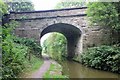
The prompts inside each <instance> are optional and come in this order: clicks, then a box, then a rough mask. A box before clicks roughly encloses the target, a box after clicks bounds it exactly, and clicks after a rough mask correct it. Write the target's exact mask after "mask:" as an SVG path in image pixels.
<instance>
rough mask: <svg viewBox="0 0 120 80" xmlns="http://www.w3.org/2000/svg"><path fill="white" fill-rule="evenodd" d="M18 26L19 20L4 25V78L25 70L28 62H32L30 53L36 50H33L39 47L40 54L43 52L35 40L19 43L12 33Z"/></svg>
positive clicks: (16, 75)
mask: <svg viewBox="0 0 120 80" xmlns="http://www.w3.org/2000/svg"><path fill="white" fill-rule="evenodd" d="M16 26H17V22H15V21H12V22H11V23H9V24H5V26H2V31H3V33H2V77H3V78H4V79H6V78H16V77H18V75H19V73H21V72H23V71H24V69H25V67H26V64H28V63H31V62H32V61H31V58H30V54H31V53H34V52H35V51H34V52H32V51H33V50H37V51H38V49H39V51H38V52H39V54H40V52H41V48H40V46H39V47H38V45H37V44H36V43H35V42H32V41H30V40H28V41H27V40H25V42H26V43H25V44H22V42H20V41H19V43H18V42H17V40H16V42H15V40H14V39H15V36H14V35H13V34H12V30H13V29H15V27H16ZM19 39H20V38H19ZM27 42H29V43H27ZM33 44H34V45H33ZM35 44H36V45H37V46H36V45H35ZM29 45H32V46H29Z"/></svg>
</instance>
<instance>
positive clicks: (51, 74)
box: [43, 63, 68, 78]
mask: <svg viewBox="0 0 120 80" xmlns="http://www.w3.org/2000/svg"><path fill="white" fill-rule="evenodd" d="M61 72H62V67H61V65H59V64H58V63H52V64H51V65H50V68H49V70H48V71H47V72H46V73H45V74H44V76H43V78H68V77H67V76H66V75H62V73H61Z"/></svg>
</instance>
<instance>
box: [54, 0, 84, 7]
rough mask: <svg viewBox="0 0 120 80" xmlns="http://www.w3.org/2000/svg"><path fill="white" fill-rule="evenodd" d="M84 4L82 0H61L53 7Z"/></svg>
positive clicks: (80, 5)
mask: <svg viewBox="0 0 120 80" xmlns="http://www.w3.org/2000/svg"><path fill="white" fill-rule="evenodd" d="M82 6H85V1H84V0H76V1H63V2H62V1H61V2H59V3H58V4H57V5H56V7H55V8H57V9H62V8H77V7H82Z"/></svg>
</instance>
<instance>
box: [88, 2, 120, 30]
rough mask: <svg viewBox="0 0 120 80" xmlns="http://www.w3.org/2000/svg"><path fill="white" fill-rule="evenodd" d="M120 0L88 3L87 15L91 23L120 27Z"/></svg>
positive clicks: (114, 27)
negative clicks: (118, 0)
mask: <svg viewBox="0 0 120 80" xmlns="http://www.w3.org/2000/svg"><path fill="white" fill-rule="evenodd" d="M119 4H120V2H94V3H89V4H88V10H87V15H88V17H89V19H90V21H91V23H92V24H94V23H97V24H98V25H100V26H106V27H111V28H113V29H120V5H119Z"/></svg>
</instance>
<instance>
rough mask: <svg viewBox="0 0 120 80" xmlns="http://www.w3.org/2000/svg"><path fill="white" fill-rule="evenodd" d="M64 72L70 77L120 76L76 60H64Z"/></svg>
mask: <svg viewBox="0 0 120 80" xmlns="http://www.w3.org/2000/svg"><path fill="white" fill-rule="evenodd" d="M61 64H62V66H63V74H65V75H69V78H120V74H116V73H112V72H107V71H101V70H96V69H92V68H87V67H85V66H83V65H81V64H80V63H76V62H74V61H63V62H62V63H61Z"/></svg>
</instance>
